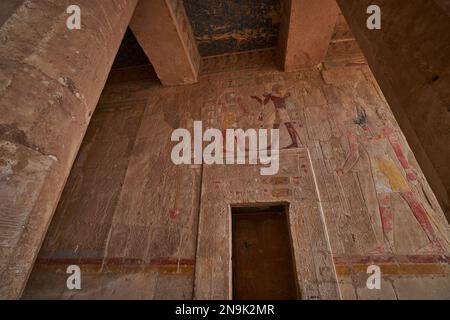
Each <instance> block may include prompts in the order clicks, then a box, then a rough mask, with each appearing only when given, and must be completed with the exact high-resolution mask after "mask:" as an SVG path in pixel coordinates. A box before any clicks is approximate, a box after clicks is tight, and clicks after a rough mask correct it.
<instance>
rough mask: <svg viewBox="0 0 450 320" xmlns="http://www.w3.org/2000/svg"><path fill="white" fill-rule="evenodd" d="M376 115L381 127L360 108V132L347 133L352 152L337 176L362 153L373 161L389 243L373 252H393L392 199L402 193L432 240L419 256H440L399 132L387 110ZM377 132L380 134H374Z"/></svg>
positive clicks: (347, 168) (373, 171) (381, 213)
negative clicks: (414, 185) (427, 254)
mask: <svg viewBox="0 0 450 320" xmlns="http://www.w3.org/2000/svg"><path fill="white" fill-rule="evenodd" d="M377 116H378V118H380V120H381V122H382V123H381V125H380V126H378V127H376V126H375V127H374V128H371V127H369V119H368V116H367V114H366V111H365V109H364V108H363V107H358V108H357V118H356V119H355V121H354V122H355V124H356V126H355V127H356V128H357V129H355V130H354V131H353V130H348V131H347V134H346V135H347V139H348V143H349V146H350V153H349V155H348V156H347V159H346V161H345V163H344V165H343V166H342V168H340V169H338V170H337V173H338V175H342V174H345V173H347V172H348V171H349V170H351V169H352V167H353V166H354V165H355V164H356V163H357V162H358V160H359V158H360V152H367V154H368V156H369V158H370V165H371V171H372V176H373V180H374V184H375V189H376V193H377V199H378V205H379V214H380V219H381V225H382V231H383V234H384V238H385V240H386V243H385V244H383V245H381V246H379V247H377V248H375V249H374V250H373V251H372V252H371V253H380V254H381V253H385V252H388V251H390V250H392V251H394V248H395V246H394V215H395V212H394V211H393V210H392V206H391V200H392V196H393V194H395V193H397V194H399V195H400V196H401V198H403V200H404V201H405V202H406V203H407V204H408V207H409V208H410V210H411V212H412V213H413V215H414V217H415V218H416V220H417V222H418V223H419V224H420V226H421V227H422V229H423V231H424V232H425V234H426V235H427V237H428V239H429V245H427V246H426V247H424V248H422V249H421V250H420V252H419V253H441V252H442V251H443V249H442V246H441V243H440V242H439V239H438V237H437V235H436V232H435V230H434V227H433V225H432V223H431V221H430V217H429V214H428V212H427V211H426V209H425V208H424V206H423V205H422V203H421V202H420V200H419V199H418V198H417V196H416V194H415V193H414V192H413V191H412V189H411V186H410V183H416V181H417V175H416V174H415V172H414V169H413V168H412V167H411V166H410V164H409V162H408V159H407V158H406V157H405V154H404V152H403V150H402V146H401V143H400V141H399V139H398V133H397V132H396V131H395V129H394V128H393V126H391V125H390V124H389V118H388V115H387V114H386V111H385V110H383V109H382V108H379V109H378V110H377ZM375 131H377V132H378V134H375V133H374V132H375ZM392 151H393V153H394V154H395V156H396V158H397V160H398V162H399V163H400V164H401V167H402V169H403V170H401V169H400V168H399V167H398V166H397V164H396V163H395V162H394V161H393V159H392V158H390V156H389V154H390V153H392ZM389 249H390V250H389Z"/></svg>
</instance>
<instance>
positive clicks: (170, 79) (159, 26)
mask: <svg viewBox="0 0 450 320" xmlns="http://www.w3.org/2000/svg"><path fill="white" fill-rule="evenodd" d="M130 27H131V29H132V30H133V33H134V35H135V36H136V39H137V40H138V41H139V44H140V45H141V46H142V49H144V51H145V53H146V54H147V56H148V58H149V60H150V61H151V63H152V65H153V67H154V68H155V71H156V73H157V75H158V77H159V79H160V80H161V83H162V84H163V85H165V86H174V85H185V84H192V83H196V82H197V81H198V72H199V68H200V60H201V59H200V55H199V53H198V50H197V44H196V42H195V38H194V34H193V32H192V30H191V26H190V23H189V19H188V17H187V15H186V12H185V10H184V6H183V1H182V0H152V1H141V2H139V5H138V7H137V9H136V14H135V15H134V17H133V19H132V20H131V24H130Z"/></svg>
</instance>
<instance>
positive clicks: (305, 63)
mask: <svg viewBox="0 0 450 320" xmlns="http://www.w3.org/2000/svg"><path fill="white" fill-rule="evenodd" d="M281 2H282V13H281V14H282V24H281V30H280V41H279V44H280V48H279V49H280V51H279V52H280V62H281V65H282V68H283V70H284V71H295V70H300V69H304V68H311V67H315V66H317V65H319V64H320V63H322V62H323V60H324V59H325V56H326V53H327V50H328V46H329V43H330V40H331V37H332V35H333V31H334V27H335V24H336V21H337V18H338V14H339V8H338V6H337V4H336V1H335V0H314V1H311V0H282V1H281Z"/></svg>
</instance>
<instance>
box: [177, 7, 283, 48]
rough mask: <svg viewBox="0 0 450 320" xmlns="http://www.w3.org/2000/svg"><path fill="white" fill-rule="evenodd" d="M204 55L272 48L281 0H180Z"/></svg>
mask: <svg viewBox="0 0 450 320" xmlns="http://www.w3.org/2000/svg"><path fill="white" fill-rule="evenodd" d="M183 2H184V7H185V9H186V13H187V15H188V17H189V20H190V22H191V25H192V29H193V31H194V34H195V38H196V41H197V44H198V48H199V51H200V55H201V56H203V57H207V56H214V55H221V54H227V53H235V52H242V51H251V50H257V49H265V48H272V47H275V46H276V45H277V41H278V34H279V30H280V0H227V1H222V0H183Z"/></svg>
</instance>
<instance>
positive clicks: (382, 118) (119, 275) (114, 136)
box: [24, 62, 450, 299]
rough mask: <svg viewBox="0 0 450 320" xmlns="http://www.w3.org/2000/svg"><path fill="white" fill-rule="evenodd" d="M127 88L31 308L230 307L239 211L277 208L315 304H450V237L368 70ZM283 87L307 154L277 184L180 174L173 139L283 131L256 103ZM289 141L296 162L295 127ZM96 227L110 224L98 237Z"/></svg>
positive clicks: (45, 257) (59, 232)
mask: <svg viewBox="0 0 450 320" xmlns="http://www.w3.org/2000/svg"><path fill="white" fill-rule="evenodd" d="M227 64H228V65H229V63H228V62H226V63H224V64H223V65H227ZM218 65H220V63H218ZM343 65H346V63H343ZM119 78H123V79H134V80H133V81H134V82H133V84H129V83H121V82H120V81H118V80H117V79H119ZM112 79H115V80H114V82H113V84H110V85H108V86H107V87H106V88H105V91H104V95H103V97H102V99H101V101H102V102H101V106H100V108H99V109H98V111H99V112H98V113H96V114H95V115H94V117H93V120H92V126H91V127H90V128H89V130H88V132H87V138H86V144H85V146H84V147H83V148H82V150H81V153H80V156H79V157H78V159H77V162H76V164H75V167H74V168H75V169H74V172H73V174H72V176H71V178H69V183H68V185H67V188H66V191H65V193H64V194H65V196H63V198H62V202H61V204H60V206H59V208H58V212H57V214H56V215H55V219H54V222H53V223H52V226H51V228H50V232H49V234H48V236H47V239H46V241H45V244H44V246H43V249H42V250H41V253H40V256H39V259H38V261H37V264H36V266H35V269H34V272H33V274H32V276H31V280H30V282H29V286H28V287H27V290H26V293H25V296H24V297H26V298H33V299H36V298H40V297H42V296H45V297H52V298H69V297H70V298H81V297H95V298H114V297H119V296H120V297H125V298H127V297H145V298H164V299H166V298H173V299H180V298H187V299H191V298H212V299H228V298H230V297H231V290H230V265H231V261H230V237H231V234H230V225H229V222H230V211H229V206H230V205H235V204H248V205H255V204H258V203H267V202H276V203H279V202H289V203H290V211H289V212H290V223H291V227H290V228H291V232H292V243H293V247H294V254H295V261H296V270H297V279H298V284H299V288H300V290H299V291H300V295H301V297H302V298H304V299H329V298H339V297H342V298H344V299H369V298H375V299H381V298H384V299H396V298H400V299H404V298H407V297H408V295H407V294H405V292H406V291H408V290H415V289H417V295H418V296H420V295H423V296H424V297H427V296H428V293H426V292H424V289H423V288H425V286H424V283H427V284H430V285H433V287H434V288H433V290H430V292H431V293H432V294H433V297H434V298H446V297H447V296H448V295H447V294H446V292H447V291H448V283H447V282H448V281H447V279H448V278H449V276H450V271H449V264H448V261H449V226H448V224H447V222H446V220H445V217H444V214H443V212H442V210H441V208H440V206H439V204H438V202H437V200H436V197H435V196H434V194H433V192H432V191H431V189H430V187H429V185H428V183H427V181H426V180H425V178H424V175H423V173H422V172H421V170H420V167H419V165H418V164H417V162H416V160H415V158H414V155H413V153H412V151H411V149H410V148H409V146H408V144H407V142H406V140H405V138H404V137H403V134H402V132H401V130H400V129H399V126H398V124H397V122H396V121H395V120H394V117H393V115H392V113H391V111H390V109H389V107H388V105H387V103H386V101H385V99H384V97H383V95H382V94H381V92H380V90H379V88H378V87H377V86H376V82H375V80H374V78H373V76H372V75H371V72H370V70H369V69H368V67H367V66H356V67H349V66H346V67H336V68H334V67H329V68H325V69H324V70H323V71H318V70H305V71H301V72H292V73H283V72H278V71H276V69H275V68H274V67H273V66H264V67H258V68H255V69H245V70H242V69H240V70H235V71H228V72H217V73H210V74H207V75H204V76H201V78H200V81H199V83H198V84H195V85H193V86H182V87H174V88H164V87H161V86H155V85H154V84H153V82H152V83H148V82H144V81H142V79H143V77H141V76H130V77H128V76H125V75H124V74H123V73H122V71H121V73H120V77H116V76H113V77H112ZM274 85H276V86H274ZM280 86H281V87H282V88H285V89H286V91H287V92H288V93H289V95H287V93H286V96H284V99H285V106H286V109H287V113H288V116H289V119H290V121H291V123H292V125H293V127H294V128H295V130H296V132H297V134H298V136H297V138H298V139H299V140H301V142H302V146H303V148H297V149H288V150H282V151H281V162H280V163H281V166H280V171H279V173H278V175H276V176H274V177H263V176H261V175H260V173H259V170H258V167H256V166H250V165H241V166H239V165H230V166H220V165H214V166H207V165H203V166H202V165H183V166H175V165H173V164H172V162H171V160H170V151H171V148H172V146H173V145H175V143H171V142H170V133H171V132H172V130H173V129H174V128H187V129H189V130H192V125H193V121H194V120H203V124H204V127H205V128H206V127H211V128H218V129H225V128H230V126H231V127H240V128H243V129H248V128H261V127H262V128H271V127H272V126H273V116H272V115H273V110H274V105H273V103H272V102H271V101H269V102H268V103H267V104H266V105H264V106H263V105H261V103H260V102H258V101H257V99H254V98H252V96H259V97H261V96H262V94H263V93H265V94H266V95H268V94H270V93H271V92H272V93H273V94H275V93H274V92H273V91H274V90H278V89H277V88H279V87H280ZM143 101H145V103H144V102H143ZM144 104H145V106H144ZM361 106H362V107H363V108H364V111H365V112H364V113H365V116H364V113H362V111H361V109H360V108H357V107H361ZM141 108H144V109H143V111H142V113H139V112H140V111H138V110H142V109H141ZM135 112H137V113H135ZM139 114H141V115H139ZM260 116H262V117H260ZM127 119H128V120H127ZM138 119H140V120H138ZM125 123H129V125H128V127H131V128H134V129H133V130H129V129H126V130H125V127H126V126H125ZM280 129H281V145H282V146H283V147H285V146H288V145H289V144H290V142H291V139H292V138H291V137H290V136H289V134H288V131H287V130H286V124H282V125H281V127H280ZM130 133H132V134H130ZM134 135H135V136H134ZM112 141H115V143H113V144H112V145H111V142H112ZM129 141H133V142H132V143H131V145H132V147H130V148H131V149H127V148H125V146H126V145H127V142H129ZM92 142H94V143H92ZM89 145H91V147H89ZM126 150H131V151H130V153H128V151H126ZM114 157H116V158H117V159H118V160H117V163H116V162H115V161H113V160H112V159H113V158H114ZM122 161H123V162H122ZM346 163H347V164H346ZM102 164H103V165H102ZM113 164H117V165H116V166H114V165H113ZM375 164H376V165H375ZM124 168H126V169H124ZM124 171H125V172H124ZM114 175H116V176H115V177H114V178H110V176H111V177H112V176H114ZM80 176H82V177H83V179H81V178H80ZM414 176H415V177H416V179H414ZM94 186H95V187H94ZM75 199H76V200H75ZM108 199H111V200H108ZM386 211H387V212H388V213H389V212H391V213H392V214H391V215H382V213H385V212H386ZM80 212H82V213H80ZM199 214H200V216H199ZM75 217H77V218H78V219H76V218H75ZM95 221H102V222H103V221H104V222H105V223H104V224H102V228H100V227H98V225H96V226H95V227H90V226H91V225H92V224H94V222H95ZM197 223H198V225H199V230H197ZM391 226H392V228H390V227H391ZM93 229H95V230H96V231H95V234H93V232H94V231H93ZM68 230H74V232H75V233H77V235H76V236H73V235H71V234H68V232H67V231H68ZM83 230H85V232H83ZM197 237H198V238H197ZM77 238H78V239H79V240H78V241H77V240H76V239H77ZM197 240H198V241H197ZM433 244H434V245H433ZM76 246H78V247H79V248H78V249H77V247H76ZM55 249H57V250H58V251H57V250H55ZM73 262H75V263H79V264H80V265H81V267H82V270H84V271H83V274H86V276H87V280H86V281H88V283H86V291H83V290H81V291H80V292H67V291H65V289H64V288H62V289H61V286H64V283H65V280H66V278H65V277H64V274H63V273H64V271H65V268H67V266H68V264H71V263H73ZM372 264H376V265H379V266H380V267H381V271H382V277H383V282H382V290H381V291H368V289H366V281H367V278H368V274H367V267H368V266H369V265H372ZM194 270H195V273H194ZM59 274H61V276H60V277H56V276H55V275H59ZM194 277H195V286H194ZM433 278H439V279H441V280H442V282H441V283H439V284H433V283H436V282H434V281H435V280H433ZM46 279H47V281H46ZM142 281H146V283H148V287H146V286H143V285H142V283H141V282H142ZM397 281H399V287H398V288H397V285H396V283H397ZM42 286H44V287H42ZM132 288H136V291H132ZM121 290H123V291H121ZM445 290H447V291H445ZM193 293H194V295H192V294H193Z"/></svg>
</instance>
